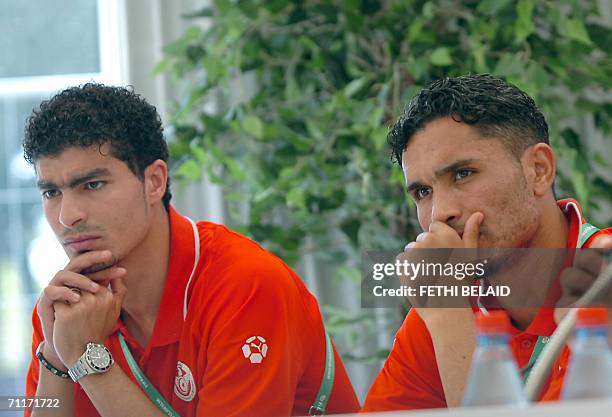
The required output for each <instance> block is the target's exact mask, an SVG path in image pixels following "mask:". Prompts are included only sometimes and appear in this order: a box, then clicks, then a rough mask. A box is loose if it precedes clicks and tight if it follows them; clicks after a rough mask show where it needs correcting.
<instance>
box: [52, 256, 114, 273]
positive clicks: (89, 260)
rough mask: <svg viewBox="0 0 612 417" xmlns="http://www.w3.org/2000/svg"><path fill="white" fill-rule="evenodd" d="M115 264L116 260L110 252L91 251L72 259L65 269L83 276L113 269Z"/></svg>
mask: <svg viewBox="0 0 612 417" xmlns="http://www.w3.org/2000/svg"><path fill="white" fill-rule="evenodd" d="M115 262H116V260H115V258H114V256H113V254H112V253H111V251H109V250H103V251H91V252H86V253H83V254H81V255H79V256H77V257H75V258H73V259H71V260H70V262H68V265H66V267H65V268H64V269H65V270H68V271H72V272H77V273H81V274H87V273H89V274H93V273H94V272H97V271H101V270H103V269H107V268H109V267H111V266H112V265H113V264H114V263H115Z"/></svg>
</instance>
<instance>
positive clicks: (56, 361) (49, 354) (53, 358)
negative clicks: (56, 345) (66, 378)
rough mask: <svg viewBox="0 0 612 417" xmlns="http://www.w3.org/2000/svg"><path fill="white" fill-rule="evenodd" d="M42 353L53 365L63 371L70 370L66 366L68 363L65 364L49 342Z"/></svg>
mask: <svg viewBox="0 0 612 417" xmlns="http://www.w3.org/2000/svg"><path fill="white" fill-rule="evenodd" d="M42 354H43V356H44V357H45V359H46V360H47V362H49V363H50V364H51V365H52V366H53V367H55V368H57V369H59V370H60V371H62V372H68V368H67V367H66V365H64V363H63V362H62V360H61V359H60V357H59V356H58V354H57V352H56V351H55V349H53V348H51V347H49V344H48V343H45V344H44V346H43V349H42Z"/></svg>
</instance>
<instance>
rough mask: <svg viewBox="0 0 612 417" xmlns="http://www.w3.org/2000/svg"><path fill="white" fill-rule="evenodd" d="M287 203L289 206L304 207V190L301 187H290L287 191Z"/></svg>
mask: <svg viewBox="0 0 612 417" xmlns="http://www.w3.org/2000/svg"><path fill="white" fill-rule="evenodd" d="M286 200H287V205H288V206H289V207H298V208H302V209H303V208H305V207H306V198H305V197H304V190H302V189H301V188H297V187H296V188H292V189H291V190H289V192H288V193H287V197H286Z"/></svg>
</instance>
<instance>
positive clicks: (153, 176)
mask: <svg viewBox="0 0 612 417" xmlns="http://www.w3.org/2000/svg"><path fill="white" fill-rule="evenodd" d="M167 183H168V165H166V163H165V162H164V161H162V160H161V159H157V160H155V161H153V162H152V163H151V164H150V165H149V166H148V167H146V168H145V171H144V186H145V195H146V197H147V200H148V201H149V203H150V204H153V203H155V202H157V201H160V200H161V199H162V198H163V196H164V194H165V193H166V184H167Z"/></svg>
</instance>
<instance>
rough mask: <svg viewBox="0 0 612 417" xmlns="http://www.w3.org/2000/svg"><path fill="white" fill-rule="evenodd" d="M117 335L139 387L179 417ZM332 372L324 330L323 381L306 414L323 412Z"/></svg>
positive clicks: (172, 416)
mask: <svg viewBox="0 0 612 417" xmlns="http://www.w3.org/2000/svg"><path fill="white" fill-rule="evenodd" d="M117 336H118V337H119V343H120V344H121V349H122V350H123V354H124V355H125V359H126V361H127V363H128V365H129V367H130V370H131V371H132V374H134V377H135V378H136V380H137V381H138V383H139V384H140V387H141V388H142V389H143V391H144V392H145V393H146V394H147V396H148V397H149V398H150V399H151V401H153V404H155V405H156V406H157V408H159V409H160V410H161V411H162V412H163V413H164V414H166V415H167V416H169V417H180V416H179V414H178V413H177V412H176V411H174V409H173V408H172V406H171V405H170V404H168V402H167V401H166V400H165V399H164V397H163V396H162V395H161V394H160V393H159V391H158V390H157V389H156V388H155V387H154V386H153V384H151V382H150V381H149V379H148V378H147V377H146V376H145V374H144V373H143V372H142V371H141V370H140V367H139V366H138V363H136V359H134V356H132V352H130V348H129V347H128V345H127V343H125V339H124V337H123V335H122V334H121V332H117ZM334 374H335V361H334V348H333V346H332V343H331V339H330V337H329V334H328V333H327V331H326V332H325V370H324V371H323V381H321V387H320V388H319V393H318V394H317V397H316V399H315V402H314V404H313V405H312V406H311V407H310V410H309V412H308V415H311V416H316V415H323V414H325V409H326V408H327V401H329V394H330V393H331V390H332V388H333V385H334Z"/></svg>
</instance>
